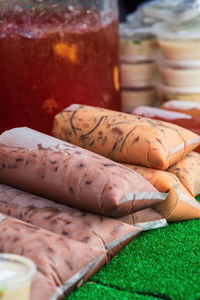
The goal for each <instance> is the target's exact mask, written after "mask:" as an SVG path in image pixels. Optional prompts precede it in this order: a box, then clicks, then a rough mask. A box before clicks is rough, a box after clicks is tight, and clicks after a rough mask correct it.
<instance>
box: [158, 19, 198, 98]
mask: <svg viewBox="0 0 200 300" xmlns="http://www.w3.org/2000/svg"><path fill="white" fill-rule="evenodd" d="M153 31H154V33H155V35H156V36H157V39H158V44H159V46H160V49H161V53H162V55H161V56H160V57H158V58H157V62H158V66H159V71H160V75H161V78H162V83H161V84H158V85H157V91H158V95H159V98H160V100H161V102H163V101H166V100H170V99H175V100H187V101H197V102H200V18H196V19H193V20H191V21H188V22H185V23H182V24H179V25H178V24H175V23H167V22H160V23H157V24H156V25H154V28H153Z"/></svg>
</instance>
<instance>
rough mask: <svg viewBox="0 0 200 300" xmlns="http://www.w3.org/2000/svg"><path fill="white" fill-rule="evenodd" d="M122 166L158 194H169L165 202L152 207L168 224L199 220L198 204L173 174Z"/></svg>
mask: <svg viewBox="0 0 200 300" xmlns="http://www.w3.org/2000/svg"><path fill="white" fill-rule="evenodd" d="M123 165H124V166H126V167H129V168H130V169H132V170H134V171H136V172H138V173H140V174H141V175H142V176H144V178H146V179H147V180H148V181H149V182H151V184H153V185H154V186H155V187H156V188H157V189H158V190H159V191H160V192H161V191H162V192H169V194H168V197H167V199H166V200H165V201H163V202H162V203H161V204H158V205H154V206H153V208H154V209H155V210H156V211H157V212H158V213H159V214H161V215H162V216H163V217H164V218H165V219H166V220H167V221H168V222H174V221H182V220H190V219H197V218H200V203H199V202H198V201H197V200H196V199H195V198H194V197H193V196H192V195H191V194H190V193H189V192H188V190H187V189H186V188H185V187H184V185H183V184H182V183H181V182H180V181H179V179H178V178H177V177H176V176H175V175H174V174H172V173H169V172H166V171H160V170H155V169H151V168H144V167H140V166H134V165H129V164H123Z"/></svg>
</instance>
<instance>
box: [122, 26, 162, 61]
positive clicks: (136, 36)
mask: <svg viewBox="0 0 200 300" xmlns="http://www.w3.org/2000/svg"><path fill="white" fill-rule="evenodd" d="M158 51H159V50H158V44H157V41H156V38H155V37H154V36H153V35H152V33H151V29H150V28H149V29H148V28H133V27H130V26H129V25H127V24H120V61H121V62H138V61H145V60H150V59H153V57H154V55H155V53H157V52H158Z"/></svg>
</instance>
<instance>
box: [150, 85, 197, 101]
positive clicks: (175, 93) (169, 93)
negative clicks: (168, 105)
mask: <svg viewBox="0 0 200 300" xmlns="http://www.w3.org/2000/svg"><path fill="white" fill-rule="evenodd" d="M155 87H156V90H157V93H158V96H159V98H160V101H161V103H163V102H165V101H168V100H172V99H173V100H185V101H191V102H193V101H194V102H200V86H198V87H196V86H195V87H177V86H169V85H164V84H156V85H155Z"/></svg>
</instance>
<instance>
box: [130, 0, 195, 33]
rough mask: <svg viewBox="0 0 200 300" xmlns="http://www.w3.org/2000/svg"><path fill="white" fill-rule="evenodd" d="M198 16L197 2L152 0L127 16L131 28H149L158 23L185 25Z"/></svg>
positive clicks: (193, 0) (192, 0) (191, 0)
mask: <svg viewBox="0 0 200 300" xmlns="http://www.w3.org/2000/svg"><path fill="white" fill-rule="evenodd" d="M199 14H200V5H199V1H198V0H190V1H187V0H186V1H185V0H176V1H174V0H164V1H163V0H154V1H147V2H145V3H144V4H142V5H140V6H139V8H138V9H137V10H136V11H135V12H133V13H131V14H129V15H128V16H127V21H128V23H130V24H131V25H132V26H135V27H138V26H142V25H143V26H144V25H146V26H150V25H152V24H155V23H157V22H158V21H169V22H171V23H173V24H174V23H185V22H187V21H189V20H192V19H194V18H195V17H196V16H198V15H199Z"/></svg>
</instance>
